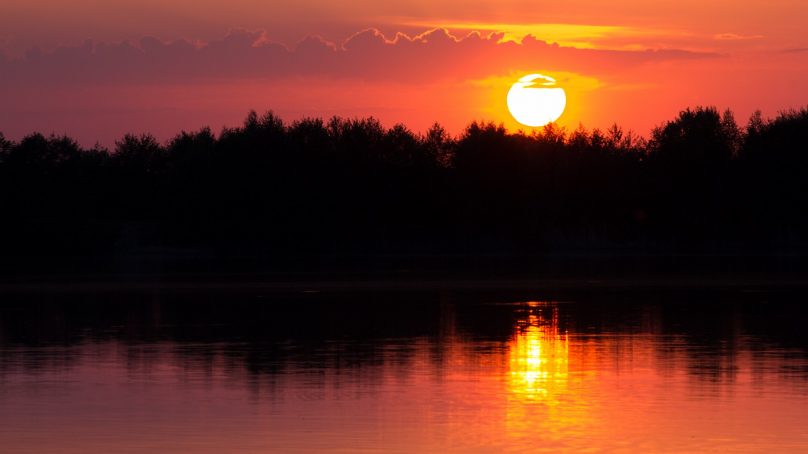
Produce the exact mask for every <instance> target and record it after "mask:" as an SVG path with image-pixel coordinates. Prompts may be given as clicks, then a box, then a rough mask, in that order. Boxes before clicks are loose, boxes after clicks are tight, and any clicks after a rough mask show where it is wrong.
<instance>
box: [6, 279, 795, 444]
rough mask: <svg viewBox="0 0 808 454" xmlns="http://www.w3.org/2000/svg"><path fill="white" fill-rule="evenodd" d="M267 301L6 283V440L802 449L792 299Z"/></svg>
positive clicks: (285, 295)
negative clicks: (18, 290) (66, 290)
mask: <svg viewBox="0 0 808 454" xmlns="http://www.w3.org/2000/svg"><path fill="white" fill-rule="evenodd" d="M261 293H262V292H260V291H249V290H244V289H232V291H231V290H221V289H220V290H218V291H215V292H210V291H208V292H204V293H203V292H193V291H181V292H169V291H160V292H145V291H141V292H121V291H107V292H84V293H81V294H78V293H73V294H72V295H69V296H66V295H65V294H59V293H53V294H50V295H48V294H45V293H42V294H38V295H33V294H17V295H6V296H5V297H4V298H3V299H2V304H0V441H1V442H2V446H3V452H7V453H29V452H30V453H34V452H37V453H41V452H54V453H58V452H64V453H79V452H81V453H86V452H123V453H125V452H216V453H223V452H376V451H385V452H443V451H477V452H491V451H505V452H511V451H513V452H543V451H546V452H558V451H559V450H569V451H582V450H586V449H595V450H601V449H602V450H616V451H625V452H637V451H646V452H650V451H653V452H703V451H706V450H723V451H738V452H741V451H743V452H750V451H758V452H764V451H766V452H796V451H802V450H805V449H808V430H807V429H806V428H805V425H804V423H803V417H804V414H805V408H808V407H806V404H808V348H807V347H808V336H806V334H804V331H803V329H802V327H803V326H804V324H805V321H806V312H805V311H804V310H803V309H800V308H799V304H800V303H801V301H802V297H801V295H799V294H792V293H783V292H768V291H765V292H764V291H761V292H742V291H737V290H733V291H706V290H704V289H700V290H695V289H694V290H686V289H685V290H679V291H670V290H667V291H664V292H663V291H660V292H653V291H648V292H644V293H643V294H630V295H616V294H613V293H609V292H605V291H604V292H593V293H590V294H586V295H582V294H579V295H571V296H569V297H565V296H564V295H558V294H552V295H550V294H548V295H545V296H548V298H543V297H542V295H541V294H536V292H529V291H516V290H512V291H501V292H500V291H468V290H466V291H463V290H456V291H455V290H440V291H408V292H392V291H390V292H387V291H384V290H383V289H375V290H372V291H370V290H366V291H360V292H348V291H339V292H328V291H324V292H308V293H301V292H291V291H289V292H272V293H266V294H261ZM539 293H541V292H539ZM549 296H552V298H549Z"/></svg>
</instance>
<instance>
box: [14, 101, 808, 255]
mask: <svg viewBox="0 0 808 454" xmlns="http://www.w3.org/2000/svg"><path fill="white" fill-rule="evenodd" d="M806 144H808V108H803V109H800V110H792V111H788V112H783V113H781V114H779V115H778V116H777V117H776V118H773V119H764V118H763V117H762V116H761V115H760V113H756V114H755V115H753V116H752V118H751V119H750V120H749V121H748V123H747V124H746V125H745V126H743V127H741V126H739V125H738V124H737V122H736V121H735V119H734V117H733V115H732V113H731V112H730V111H726V112H723V113H720V112H719V111H718V110H717V109H715V108H713V107H697V108H695V109H687V110H684V111H682V112H680V114H679V115H678V116H677V117H676V118H675V119H673V120H670V121H667V122H665V123H664V124H662V125H661V126H659V127H658V128H655V129H654V130H653V131H652V132H651V134H650V137H649V138H648V139H645V138H642V137H639V136H637V135H635V134H633V133H631V132H627V131H625V130H624V129H622V128H621V127H620V126H618V125H614V126H612V127H611V128H609V129H608V130H606V131H601V130H597V129H595V130H591V131H590V130H586V129H584V128H583V127H579V128H578V129H576V130H573V131H567V130H565V129H562V128H559V127H558V126H556V125H553V124H550V125H548V126H546V127H545V128H543V129H541V130H537V131H535V132H532V133H523V132H517V133H509V132H508V131H506V129H505V128H504V127H503V126H501V125H496V124H493V123H485V122H483V123H480V122H474V123H471V124H470V125H469V126H468V127H467V128H466V129H465V130H464V131H463V132H462V133H461V134H460V135H459V136H457V137H453V136H451V135H450V134H448V133H447V132H446V131H445V130H444V129H443V128H442V127H441V126H440V125H438V124H435V125H434V126H433V127H432V128H430V129H429V130H427V131H426V132H425V133H423V134H416V133H414V132H412V131H410V130H409V129H407V128H406V127H405V126H403V125H400V124H398V125H395V126H393V127H391V128H389V129H388V128H385V127H383V126H382V125H381V124H380V123H379V122H378V121H377V120H375V119H373V118H364V119H344V118H337V117H335V118H332V119H330V120H327V121H325V120H322V119H316V118H309V119H302V120H298V121H294V122H292V123H289V124H287V123H284V122H283V121H282V120H281V119H280V118H279V117H278V116H277V115H275V114H273V113H272V112H268V113H266V114H264V115H263V116H259V115H258V114H256V113H255V112H251V113H250V114H249V115H248V116H247V118H246V120H245V121H244V123H243V125H242V126H240V127H237V128H225V129H224V130H222V131H221V133H220V134H218V135H215V134H214V133H213V132H212V131H211V130H210V129H209V128H204V129H201V130H199V131H195V132H182V133H180V134H178V135H177V136H176V137H174V138H173V139H171V140H169V141H168V142H166V143H165V144H161V143H160V142H158V141H157V140H156V139H155V138H154V137H152V136H150V135H127V136H125V137H124V138H122V139H121V140H120V141H118V142H116V144H115V147H114V149H113V150H107V149H105V148H102V147H100V146H96V147H94V148H92V149H83V148H81V147H80V146H79V145H78V143H77V142H76V141H75V140H73V139H71V138H69V137H66V136H56V135H52V136H50V137H47V136H44V135H42V134H38V133H35V134H31V135H28V136H26V137H24V138H22V139H21V140H20V141H19V142H13V141H9V140H6V139H5V138H4V137H3V135H2V134H0V206H2V210H3V222H2V225H0V242H1V243H2V244H0V247H2V250H3V251H4V253H3V261H4V262H3V266H4V267H5V269H12V268H14V267H15V266H17V265H19V264H23V263H28V264H32V263H35V264H37V266H44V265H43V264H46V263H48V262H49V261H50V260H52V261H53V263H60V264H62V265H59V266H64V264H65V263H72V261H76V263H78V261H80V260H85V261H86V263H97V264H102V263H103V264H106V263H118V264H120V263H128V262H127V260H128V259H130V258H133V257H144V256H151V257H183V258H184V259H188V260H191V261H203V262H206V263H217V262H218V261H226V260H229V259H232V258H234V257H235V258H238V257H247V258H250V259H251V260H253V263H257V264H259V266H267V267H271V266H274V265H278V264H282V263H284V262H286V261H289V260H292V259H294V260H300V261H302V262H309V263H320V262H322V261H328V260H332V259H334V258H335V257H355V258H362V257H364V258H367V257H382V256H384V257H391V256H392V257H395V256H411V257H412V256H418V257H423V259H424V260H429V258H430V257H437V256H456V257H466V256H486V255H498V256H506V257H507V256H512V257H546V256H553V255H565V254H567V255H570V254H573V255H574V254H580V255H589V254H612V255H652V256H653V255H655V256H670V255H682V254H689V255H722V254H723V255H727V254H729V255H747V256H755V255H758V256H784V255H789V256H795V255H796V256H804V255H806V253H808V153H806V150H808V148H806ZM99 266H100V265H99Z"/></svg>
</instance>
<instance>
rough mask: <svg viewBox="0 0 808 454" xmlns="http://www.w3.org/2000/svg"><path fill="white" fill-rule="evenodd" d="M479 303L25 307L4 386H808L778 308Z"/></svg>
mask: <svg viewBox="0 0 808 454" xmlns="http://www.w3.org/2000/svg"><path fill="white" fill-rule="evenodd" d="M788 299H789V300H790V298H788ZM491 300H494V301H496V298H495V297H490V299H489V296H486V297H485V298H484V299H483V301H482V302H487V301H491ZM480 303H481V301H480V300H479V299H477V300H475V299H474V298H468V297H467V296H463V297H460V298H456V297H449V298H447V297H438V296H436V295H431V294H419V295H412V294H410V295H398V296H389V295H384V294H374V295H344V296H338V295H330V296H329V295H326V296H322V295H321V296H313V295H305V296H301V295H285V296H275V297H272V298H256V297H254V296H243V295H241V296H239V295H218V296H217V295H207V294H194V295H174V296H166V295H161V296H159V297H158V296H144V295H128V296H127V295H95V296H89V297H77V298H75V299H71V298H68V297H62V296H53V297H52V298H50V299H49V298H46V297H38V298H22V297H20V298H18V299H17V300H12V301H10V300H8V299H7V300H6V301H4V303H3V305H2V307H0V344H1V345H2V348H0V374H3V373H17V372H20V371H24V372H25V373H42V372H47V371H49V370H59V369H63V370H67V369H70V368H72V367H75V366H76V365H77V364H80V363H81V362H82V361H92V360H93V358H94V356H93V355H94V354H96V357H97V355H103V354H105V353H104V352H105V351H106V352H114V355H116V359H115V361H116V363H118V364H120V365H122V367H125V368H128V369H130V370H131V371H133V373H141V372H144V371H146V372H147V371H148V370H150V368H153V367H155V365H156V364H158V363H165V362H169V363H171V364H174V365H176V366H177V367H178V368H179V369H180V370H187V371H193V373H195V374H201V375H200V376H204V374H209V375H213V374H225V375H230V376H233V377H236V378H238V377H240V378H239V379H246V380H251V381H253V382H255V383H256V386H258V385H260V384H261V383H266V384H267V385H269V384H270V383H271V382H272V381H273V380H276V378H277V376H278V375H282V374H284V373H287V372H289V371H290V370H294V371H296V372H299V373H300V374H302V375H301V376H305V377H307V378H306V379H307V380H311V381H320V382H325V381H326V380H329V381H331V382H334V381H336V382H339V380H341V379H344V380H358V379H361V380H364V381H366V382H371V383H372V382H374V381H375V382H378V381H379V380H382V378H383V377H384V376H385V375H384V374H387V373H390V371H394V372H395V374H398V376H399V378H400V379H406V378H407V377H408V376H409V375H411V374H412V371H413V370H414V369H416V368H417V367H419V368H422V369H423V368H429V369H430V371H431V372H430V374H431V376H432V377H433V378H434V379H436V380H441V379H445V378H446V377H448V376H450V375H451V374H452V373H454V372H453V368H457V367H458V365H459V366H462V367H477V368H479V370H484V369H485V368H494V369H497V370H502V371H503V373H505V374H506V375H507V379H508V383H509V385H508V386H509V388H510V389H511V391H512V392H513V393H514V394H516V395H520V396H522V397H523V398H526V399H534V400H541V399H546V400H550V401H551V400H552V399H554V398H555V397H556V396H557V395H558V392H559V390H563V388H564V386H566V385H567V384H568V383H569V381H570V380H571V379H572V378H574V377H577V376H578V375H575V374H579V373H580V372H581V371H587V370H593V369H597V368H603V367H605V368H613V369H619V368H630V367H631V366H632V364H634V363H635V362H638V361H647V362H649V363H652V364H653V365H654V366H653V367H654V368H655V371H656V372H657V373H659V374H663V375H666V374H667V375H672V374H675V373H678V372H679V371H685V372H686V373H688V374H689V375H690V376H692V378H693V380H695V381H696V382H703V383H715V384H716V385H717V386H725V385H729V384H731V383H732V382H733V381H734V380H736V378H737V376H738V373H739V371H741V370H747V369H751V370H752V372H751V373H752V376H753V379H754V380H757V381H759V382H760V381H762V380H765V379H772V377H774V378H777V379H782V380H787V381H792V382H800V381H805V380H806V378H807V377H808V367H806V362H805V358H806V354H805V352H806V351H808V350H807V349H806V345H808V340H807V339H806V335H805V334H804V332H803V331H802V325H803V323H802V322H803V320H805V316H804V314H802V313H801V311H800V310H799V309H795V308H793V307H790V306H785V305H782V304H769V305H766V306H761V305H759V304H756V305H750V304H747V303H745V302H737V301H731V302H730V303H728V304H724V303H723V302H720V303H711V302H710V301H702V300H700V299H698V298H696V297H692V300H691V301H690V302H685V303H681V302H676V301H674V302H664V301H661V302H660V301H658V302H654V303H648V302H645V301H642V302H637V303H632V302H625V301H623V300H619V299H609V298H607V297H604V298H603V299H596V300H594V301H591V302H590V301H581V302H579V303H570V304H539V303H527V304H522V303H519V304H515V305H508V304H504V305H496V304H480ZM786 309H787V310H786ZM99 345H107V346H111V347H110V348H109V349H108V350H103V349H100V350H99V349H98V348H97V347H98V346H99ZM113 347H114V348H113ZM93 349H96V350H93ZM93 351H95V353H93ZM416 366H417V367H416ZM323 371H328V373H329V374H332V375H329V376H328V377H324V376H323V375H322V373H323ZM340 377H342V378H340ZM442 377H443V378H442Z"/></svg>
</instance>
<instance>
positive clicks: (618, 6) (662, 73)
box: [0, 0, 808, 146]
mask: <svg viewBox="0 0 808 454" xmlns="http://www.w3.org/2000/svg"><path fill="white" fill-rule="evenodd" d="M806 18H808V3H806V2H805V0H770V1H767V2H763V1H759V0H756V1H750V0H733V1H728V0H713V1H704V0H698V1H697V0H676V1H672V0H671V1H668V0H661V1H653V2H649V1H647V0H618V1H613V2H602V1H596V0H570V1H563V2H561V1H558V2H536V1H523V0H510V1H508V0H503V1H499V2H482V1H477V0H464V1H458V0H445V1H440V2H435V1H434V0H406V1H405V0H390V1H386V2H379V1H375V0H374V1H370V0H356V1H352V2H343V1H339V2H337V1H333V0H298V1H294V2H267V1H259V0H228V1H222V0H193V1H192V0H172V1H165V0H139V1H136V0H116V1H114V2H110V1H108V0H74V1H71V2H66V1H64V0H5V1H3V2H2V5H0V106H1V107H2V109H0V131H2V132H3V133H4V134H5V135H6V136H7V137H9V138H11V139H15V140H16V139H19V138H21V137H22V136H24V135H25V134H27V133H30V132H32V131H41V132H44V133H51V132H55V133H57V134H62V133H66V134H69V135H71V136H73V137H75V138H77V139H79V141H80V142H81V143H82V145H86V146H90V145H92V144H93V143H95V142H96V141H100V143H102V144H104V145H111V144H112V143H113V141H114V140H115V139H116V138H119V137H121V136H122V135H123V134H124V133H127V132H133V133H140V132H151V133H154V134H155V135H156V136H157V137H158V138H160V139H161V140H164V139H167V138H169V137H170V136H171V135H173V134H174V133H176V132H178V131H179V130H181V129H185V130H194V129H198V128H199V127H201V126H205V125H209V126H211V127H212V128H213V129H214V131H218V129H219V128H221V127H222V126H225V125H228V126H235V125H237V124H239V123H240V122H241V121H242V119H243V118H244V116H245V115H246V113H247V111H249V110H250V109H255V110H257V111H259V112H262V111H265V110H268V109H272V110H274V111H275V112H277V113H278V114H280V115H281V116H282V117H283V118H284V119H285V120H287V121H292V120H295V119H298V118H301V117H330V116H332V115H340V116H375V117H377V118H379V119H380V120H381V121H382V122H383V124H384V125H386V126H392V125H393V124H395V123H399V122H400V123H404V124H406V125H407V126H409V127H410V128H412V129H413V130H415V131H422V130H424V129H425V128H426V127H428V126H429V125H430V124H432V123H433V122H435V121H438V122H440V123H441V124H443V125H444V126H446V127H447V129H449V131H451V132H453V133H458V132H460V131H461V130H462V128H463V127H464V126H466V125H467V124H468V123H469V122H470V121H472V120H493V121H495V122H503V123H504V124H505V125H506V126H507V127H508V128H510V129H513V130H516V129H518V128H519V125H518V124H517V123H516V122H515V121H514V120H513V119H512V118H511V117H510V115H509V114H508V113H507V108H506V106H505V96H506V93H507V91H508V88H509V87H510V85H511V84H512V83H513V82H515V81H516V80H517V79H518V78H519V77H521V76H522V75H525V74H529V73H542V74H546V75H549V76H551V77H553V78H555V79H556V80H557V81H558V83H559V84H560V85H561V86H562V87H564V88H565V89H566V91H567V99H568V104H567V110H566V112H565V113H564V114H563V115H562V117H561V118H560V119H559V121H558V123H559V124H561V125H563V126H565V127H567V128H569V129H574V128H576V127H577V126H578V125H579V124H583V125H584V126H586V127H589V128H592V127H600V128H605V127H608V126H609V125H610V124H611V123H613V122H617V123H619V124H621V125H623V126H625V127H627V128H630V129H633V130H634V131H636V132H638V133H640V134H642V135H647V134H648V131H649V130H650V129H651V128H652V127H654V126H655V125H658V124H659V123H661V122H662V121H664V120H666V119H671V118H673V116H675V115H676V113H677V112H678V111H680V110H682V109H683V108H685V107H688V106H697V105H715V106H716V107H718V108H719V109H722V110H723V109H725V108H731V109H733V110H734V111H735V113H736V118H737V119H738V120H739V122H741V123H745V122H746V120H747V118H748V117H749V115H750V114H751V113H752V112H753V111H754V110H756V109H760V110H762V111H763V114H764V115H766V116H773V115H776V114H777V112H778V111H781V110H785V109H789V108H797V107H801V106H805V105H806V104H808V82H806V81H808V28H806V27H805V26H804V22H805V20H806Z"/></svg>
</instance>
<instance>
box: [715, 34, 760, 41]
mask: <svg viewBox="0 0 808 454" xmlns="http://www.w3.org/2000/svg"><path fill="white" fill-rule="evenodd" d="M763 38H765V36H763V35H739V34H737V33H719V34H717V35H713V39H717V40H719V41H748V40H753V39H763Z"/></svg>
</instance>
